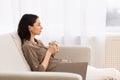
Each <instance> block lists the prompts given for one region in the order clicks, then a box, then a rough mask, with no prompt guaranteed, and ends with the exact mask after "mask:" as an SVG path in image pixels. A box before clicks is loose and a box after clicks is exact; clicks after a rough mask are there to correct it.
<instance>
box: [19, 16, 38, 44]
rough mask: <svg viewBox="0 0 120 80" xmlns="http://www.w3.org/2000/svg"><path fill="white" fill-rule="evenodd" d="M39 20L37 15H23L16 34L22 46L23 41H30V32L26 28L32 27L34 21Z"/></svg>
mask: <svg viewBox="0 0 120 80" xmlns="http://www.w3.org/2000/svg"><path fill="white" fill-rule="evenodd" d="M37 18H39V17H38V16H37V15H34V14H24V15H23V16H22V18H21V20H20V22H19V24H18V30H17V33H18V35H19V37H20V39H21V42H22V44H23V41H24V40H30V36H31V35H30V32H29V29H28V26H33V24H34V23H35V21H36V19H37Z"/></svg>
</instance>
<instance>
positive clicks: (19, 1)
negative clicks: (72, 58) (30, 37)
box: [0, 0, 106, 67]
mask: <svg viewBox="0 0 120 80" xmlns="http://www.w3.org/2000/svg"><path fill="white" fill-rule="evenodd" d="M0 10H2V11H1V13H0V17H1V19H0V22H1V27H0V28H1V29H0V34H3V33H7V32H11V31H14V30H16V29H17V24H18V22H19V19H20V18H21V16H22V15H23V14H25V13H33V14H37V15H38V16H39V17H40V20H41V23H42V25H43V32H42V34H41V35H40V36H37V37H38V38H40V39H41V40H42V41H43V42H44V44H45V45H47V44H48V42H49V41H53V40H56V41H58V42H59V44H60V45H87V46H90V47H91V48H92V52H93V53H92V63H91V64H92V65H93V66H96V67H102V65H103V63H104V40H105V35H104V33H105V31H104V30H105V15H106V13H105V12H106V11H105V2H104V0H0Z"/></svg>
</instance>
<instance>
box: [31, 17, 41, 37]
mask: <svg viewBox="0 0 120 80" xmlns="http://www.w3.org/2000/svg"><path fill="white" fill-rule="evenodd" d="M42 29H43V27H42V26H41V23H40V20H39V18H37V19H36V22H35V23H34V24H33V26H29V31H30V33H31V34H32V35H39V34H40V33H41V32H42Z"/></svg>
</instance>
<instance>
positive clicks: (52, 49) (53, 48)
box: [48, 41, 59, 55]
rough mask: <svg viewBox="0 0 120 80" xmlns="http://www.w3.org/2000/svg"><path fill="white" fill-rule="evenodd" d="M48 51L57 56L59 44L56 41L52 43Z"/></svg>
mask: <svg viewBox="0 0 120 80" xmlns="http://www.w3.org/2000/svg"><path fill="white" fill-rule="evenodd" d="M48 51H49V52H51V53H52V55H55V54H56V53H57V52H58V51H59V47H58V43H57V42H56V41H52V42H50V43H49V47H48Z"/></svg>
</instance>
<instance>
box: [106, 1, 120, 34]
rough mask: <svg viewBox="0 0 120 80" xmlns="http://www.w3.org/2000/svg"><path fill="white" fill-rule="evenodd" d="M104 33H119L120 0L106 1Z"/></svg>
mask: <svg viewBox="0 0 120 80" xmlns="http://www.w3.org/2000/svg"><path fill="white" fill-rule="evenodd" d="M106 31H107V32H110V33H111V32H112V33H120V0H107V13H106Z"/></svg>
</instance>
